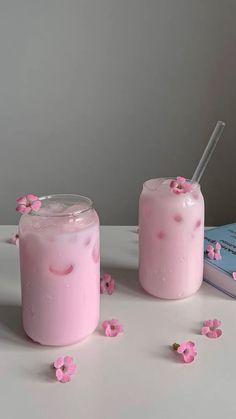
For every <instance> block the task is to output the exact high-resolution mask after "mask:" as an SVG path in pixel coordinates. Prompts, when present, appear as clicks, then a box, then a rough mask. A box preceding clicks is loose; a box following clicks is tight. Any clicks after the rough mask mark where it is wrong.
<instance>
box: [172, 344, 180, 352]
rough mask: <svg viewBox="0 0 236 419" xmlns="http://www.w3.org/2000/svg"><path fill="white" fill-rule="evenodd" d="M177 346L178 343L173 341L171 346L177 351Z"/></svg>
mask: <svg viewBox="0 0 236 419" xmlns="http://www.w3.org/2000/svg"><path fill="white" fill-rule="evenodd" d="M179 346H180V345H179V344H178V343H173V345H172V348H173V349H174V351H177V349H178V347H179Z"/></svg>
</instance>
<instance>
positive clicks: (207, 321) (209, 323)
mask: <svg viewBox="0 0 236 419" xmlns="http://www.w3.org/2000/svg"><path fill="white" fill-rule="evenodd" d="M203 325H204V326H208V327H213V326H214V325H213V320H205V321H204V322H203Z"/></svg>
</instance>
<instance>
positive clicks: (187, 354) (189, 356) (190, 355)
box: [173, 341, 197, 364]
mask: <svg viewBox="0 0 236 419" xmlns="http://www.w3.org/2000/svg"><path fill="white" fill-rule="evenodd" d="M195 348H196V347H195V343H194V342H191V341H187V342H182V343H181V344H180V345H179V344H177V343H174V345H173V349H174V350H176V351H177V353H178V354H180V355H181V356H182V358H183V361H184V362H185V363H186V364H189V363H190V362H193V361H194V359H195V357H196V356H197V352H196V351H195Z"/></svg>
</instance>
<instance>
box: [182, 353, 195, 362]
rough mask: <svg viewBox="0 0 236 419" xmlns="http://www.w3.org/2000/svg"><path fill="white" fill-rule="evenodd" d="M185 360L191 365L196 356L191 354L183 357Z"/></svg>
mask: <svg viewBox="0 0 236 419" xmlns="http://www.w3.org/2000/svg"><path fill="white" fill-rule="evenodd" d="M183 358H184V362H185V363H186V364H190V362H193V361H194V355H190V354H187V355H183Z"/></svg>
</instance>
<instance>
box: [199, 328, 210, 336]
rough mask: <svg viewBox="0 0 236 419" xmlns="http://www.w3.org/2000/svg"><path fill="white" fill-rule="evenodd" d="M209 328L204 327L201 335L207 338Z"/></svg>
mask: <svg viewBox="0 0 236 419" xmlns="http://www.w3.org/2000/svg"><path fill="white" fill-rule="evenodd" d="M209 330H210V329H209V327H208V326H203V327H202V329H201V334H202V335H203V336H207V333H208V332H209Z"/></svg>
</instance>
